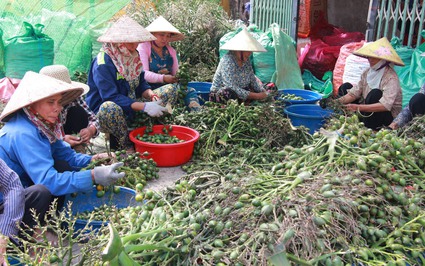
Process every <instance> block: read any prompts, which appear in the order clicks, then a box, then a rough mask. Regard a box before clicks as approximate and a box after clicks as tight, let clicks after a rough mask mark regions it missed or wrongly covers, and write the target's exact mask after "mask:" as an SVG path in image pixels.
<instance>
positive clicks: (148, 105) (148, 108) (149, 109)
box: [143, 100, 167, 117]
mask: <svg viewBox="0 0 425 266" xmlns="http://www.w3.org/2000/svg"><path fill="white" fill-rule="evenodd" d="M161 103H162V100H158V101H155V102H145V107H144V108H143V111H144V112H146V113H147V114H148V115H149V116H153V117H158V116H161V115H163V114H164V112H166V111H167V108H165V107H163V106H162V105H160V104H161Z"/></svg>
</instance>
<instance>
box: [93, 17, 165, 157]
mask: <svg viewBox="0 0 425 266" xmlns="http://www.w3.org/2000/svg"><path fill="white" fill-rule="evenodd" d="M97 40H98V41H99V42H102V43H103V46H102V50H101V51H100V53H99V54H98V55H97V56H96V58H95V59H94V60H93V62H92V64H91V67H90V70H89V74H88V85H89V87H90V91H89V92H88V93H87V97H86V101H87V103H88V105H89V107H90V109H91V110H93V112H95V113H96V115H97V117H98V119H99V123H100V127H101V131H102V132H104V133H109V137H110V148H111V149H113V150H118V149H127V150H133V151H134V147H133V144H132V143H131V142H130V139H129V136H128V131H129V130H128V128H129V125H130V124H131V123H132V121H133V120H134V118H135V115H136V112H141V111H142V112H146V113H147V114H148V115H150V116H153V117H157V116H161V115H163V113H164V112H165V111H166V110H167V109H166V108H165V107H163V106H161V105H160V104H161V101H155V99H154V95H155V94H154V92H153V91H152V90H151V88H150V86H149V84H148V83H147V82H146V80H145V78H144V72H143V69H142V63H141V61H140V58H139V54H138V52H137V50H136V48H137V46H138V45H139V43H141V42H147V41H151V40H155V37H154V36H153V35H152V34H150V33H149V32H148V31H147V30H146V29H145V28H143V27H142V26H140V25H139V24H138V23H137V22H136V21H134V20H133V19H131V18H130V17H127V16H124V17H122V18H120V19H119V20H118V21H116V22H115V23H114V24H113V25H112V26H111V27H110V28H109V29H108V30H107V31H106V32H105V33H104V34H103V35H102V36H100V37H99V38H98V39H97ZM151 99H152V100H154V101H150V100H151ZM149 101H150V102H149Z"/></svg>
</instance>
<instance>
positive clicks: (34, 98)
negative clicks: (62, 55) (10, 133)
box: [0, 71, 84, 122]
mask: <svg viewBox="0 0 425 266" xmlns="http://www.w3.org/2000/svg"><path fill="white" fill-rule="evenodd" d="M83 91H84V89H83V88H82V87H81V86H76V85H75V84H71V83H67V82H64V81H61V80H58V79H55V78H52V77H49V76H46V75H42V74H39V73H36V72H32V71H28V72H26V73H25V75H24V77H23V78H22V80H21V82H20V83H19V85H18V87H17V88H16V90H15V92H14V93H13V95H12V97H10V100H9V102H8V103H7V105H6V107H5V108H4V110H3V112H2V113H1V115H0V121H1V122H7V121H9V119H10V118H11V117H12V116H13V114H14V113H15V112H16V111H18V110H20V109H22V108H23V107H27V106H29V105H31V104H33V103H35V102H38V101H41V100H44V99H46V98H49V97H51V96H53V95H57V94H61V95H62V101H61V104H62V105H66V104H68V103H70V102H72V101H73V100H75V99H76V98H78V97H79V96H81V95H82V93H83Z"/></svg>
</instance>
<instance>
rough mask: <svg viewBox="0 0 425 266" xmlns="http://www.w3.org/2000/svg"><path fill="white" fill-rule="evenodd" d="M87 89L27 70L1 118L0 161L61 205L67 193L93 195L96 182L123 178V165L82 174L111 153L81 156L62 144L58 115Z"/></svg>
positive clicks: (109, 182)
mask: <svg viewBox="0 0 425 266" xmlns="http://www.w3.org/2000/svg"><path fill="white" fill-rule="evenodd" d="M83 91H84V89H83V86H82V84H76V83H68V82H64V81H61V80H58V79H55V78H52V77H49V76H47V75H42V74H39V73H35V72H32V71H28V72H27V73H25V75H24V77H23V78H22V80H21V81H20V83H19V86H18V87H17V88H16V90H15V92H14V93H13V95H12V97H11V98H10V100H9V101H8V103H7V105H6V106H5V108H4V110H3V112H2V113H1V115H0V121H1V122H4V123H5V125H4V126H3V127H2V129H1V130H0V146H1V149H0V158H1V159H3V161H5V162H6V164H7V165H8V166H9V167H10V168H11V169H12V170H13V171H15V172H16V174H17V175H18V176H19V178H20V180H21V183H22V185H23V186H24V187H30V186H31V185H34V184H35V185H43V186H44V187H46V188H47V190H48V191H49V192H50V194H49V195H50V201H53V200H54V198H55V197H59V198H60V199H59V200H58V207H59V206H60V205H61V203H63V200H61V199H63V198H64V197H63V196H64V195H66V194H71V193H75V192H86V191H91V190H92V188H93V184H100V185H103V186H108V185H112V184H113V183H114V182H115V181H116V180H117V179H119V178H122V177H124V173H117V172H116V169H117V168H118V167H120V166H122V163H115V164H112V165H108V166H97V167H95V168H94V169H93V170H81V169H83V168H85V167H87V166H88V165H89V164H90V163H91V162H93V161H96V160H98V159H101V158H105V157H108V156H109V155H108V154H107V153H101V154H96V155H93V156H92V155H86V154H80V153H77V152H75V151H74V150H73V149H72V148H71V147H70V145H69V144H68V143H66V142H65V141H64V140H63V130H62V124H61V123H60V118H59V114H60V112H61V111H62V108H63V106H65V105H67V104H69V103H71V102H72V101H74V100H75V99H76V98H78V97H79V96H80V95H81V94H82V93H83ZM58 162H62V163H61V164H58ZM63 162H66V164H65V163H63Z"/></svg>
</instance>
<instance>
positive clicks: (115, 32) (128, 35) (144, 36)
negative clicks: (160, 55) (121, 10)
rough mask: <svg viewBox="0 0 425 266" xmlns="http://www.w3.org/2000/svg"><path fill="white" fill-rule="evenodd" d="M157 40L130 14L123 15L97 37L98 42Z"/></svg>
mask: <svg viewBox="0 0 425 266" xmlns="http://www.w3.org/2000/svg"><path fill="white" fill-rule="evenodd" d="M154 40H156V38H155V36H153V35H152V34H151V33H150V32H149V31H148V30H146V29H145V28H143V27H142V26H141V25H140V24H139V23H137V22H136V21H135V20H133V19H132V18H130V17H128V16H122V17H121V18H120V19H118V20H117V21H116V22H115V23H114V24H112V25H111V27H109V29H107V30H106V32H105V33H104V34H103V35H102V36H100V37H99V38H97V41H98V42H107V43H141V42H148V41H154Z"/></svg>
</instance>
